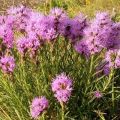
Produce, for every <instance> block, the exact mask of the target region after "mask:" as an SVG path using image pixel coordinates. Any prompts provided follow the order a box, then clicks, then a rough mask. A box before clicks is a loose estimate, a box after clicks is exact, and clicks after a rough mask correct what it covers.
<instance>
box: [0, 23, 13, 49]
mask: <svg viewBox="0 0 120 120" xmlns="http://www.w3.org/2000/svg"><path fill="white" fill-rule="evenodd" d="M0 38H1V39H2V41H1V42H2V44H3V45H4V46H6V47H7V48H8V49H9V48H12V47H13V40H14V34H13V30H12V29H11V28H10V27H9V26H7V25H6V24H4V25H0Z"/></svg>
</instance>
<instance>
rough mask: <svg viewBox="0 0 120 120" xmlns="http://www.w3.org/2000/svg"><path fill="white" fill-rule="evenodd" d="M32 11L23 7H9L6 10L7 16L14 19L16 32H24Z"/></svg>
mask: <svg viewBox="0 0 120 120" xmlns="http://www.w3.org/2000/svg"><path fill="white" fill-rule="evenodd" d="M31 12H32V10H31V9H29V8H27V7H26V6H24V5H20V6H19V7H11V8H9V9H8V10H7V13H8V15H10V16H12V17H13V18H14V28H15V29H17V30H25V29H26V25H27V22H28V19H29V18H30V15H31Z"/></svg>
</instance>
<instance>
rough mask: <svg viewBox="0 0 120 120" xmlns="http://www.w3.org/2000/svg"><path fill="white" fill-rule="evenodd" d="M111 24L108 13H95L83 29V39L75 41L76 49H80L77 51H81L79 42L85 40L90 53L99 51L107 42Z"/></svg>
mask: <svg viewBox="0 0 120 120" xmlns="http://www.w3.org/2000/svg"><path fill="white" fill-rule="evenodd" d="M112 24H113V22H112V20H111V18H110V16H109V14H108V13H106V12H103V13H99V14H97V15H96V18H95V19H94V20H93V21H92V22H91V24H90V25H89V26H88V27H87V28H85V29H84V37H83V39H82V40H81V41H79V43H77V50H80V51H78V52H79V53H81V49H79V48H81V45H82V44H81V42H82V43H83V42H85V44H86V46H87V49H88V51H89V53H90V55H91V54H96V53H99V52H100V51H101V50H102V49H103V48H106V43H109V42H108V41H109V36H110V33H111V27H112ZM75 46H76V45H75Z"/></svg>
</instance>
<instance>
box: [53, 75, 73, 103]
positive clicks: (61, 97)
mask: <svg viewBox="0 0 120 120" xmlns="http://www.w3.org/2000/svg"><path fill="white" fill-rule="evenodd" d="M52 91H53V92H54V95H55V97H56V98H57V100H58V101H59V102H60V103H61V102H63V103H66V102H67V101H68V100H69V98H70V96H71V92H72V80H71V79H70V78H69V77H68V76H66V75H65V74H64V73H62V74H60V75H58V76H56V78H55V79H53V82H52Z"/></svg>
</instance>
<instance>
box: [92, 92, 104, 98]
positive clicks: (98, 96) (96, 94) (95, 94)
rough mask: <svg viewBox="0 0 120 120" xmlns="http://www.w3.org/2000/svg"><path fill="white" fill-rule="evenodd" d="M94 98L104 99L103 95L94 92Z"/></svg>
mask: <svg viewBox="0 0 120 120" xmlns="http://www.w3.org/2000/svg"><path fill="white" fill-rule="evenodd" d="M94 97H95V98H101V97H102V93H101V92H100V91H95V92H94Z"/></svg>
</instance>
